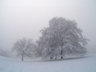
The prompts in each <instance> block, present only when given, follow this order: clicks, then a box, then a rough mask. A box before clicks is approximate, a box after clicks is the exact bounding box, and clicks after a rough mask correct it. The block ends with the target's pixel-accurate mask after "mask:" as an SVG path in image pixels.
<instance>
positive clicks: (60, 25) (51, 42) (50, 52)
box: [38, 17, 87, 59]
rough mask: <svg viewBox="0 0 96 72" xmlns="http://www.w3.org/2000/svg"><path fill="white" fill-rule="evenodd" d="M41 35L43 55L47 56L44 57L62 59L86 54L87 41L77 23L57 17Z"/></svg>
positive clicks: (40, 41)
mask: <svg viewBox="0 0 96 72" xmlns="http://www.w3.org/2000/svg"><path fill="white" fill-rule="evenodd" d="M41 33H42V36H41V37H40V40H39V41H38V44H39V47H40V49H41V55H44V54H45V55H44V57H47V56H50V57H51V58H53V57H54V56H55V57H57V56H59V55H60V56H61V59H62V58H63V56H64V55H66V54H82V53H83V54H84V53H86V48H85V44H87V42H86V39H85V38H84V37H83V35H82V30H81V29H80V28H78V27H77V23H76V22H75V21H71V20H66V19H64V18H62V17H60V18H57V17H55V18H53V19H52V20H50V22H49V27H47V28H45V29H43V30H42V31H41ZM58 50H59V52H57V51H58ZM46 51H47V52H46ZM43 53H44V54H43Z"/></svg>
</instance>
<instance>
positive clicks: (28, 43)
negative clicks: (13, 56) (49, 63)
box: [12, 38, 37, 61]
mask: <svg viewBox="0 0 96 72" xmlns="http://www.w3.org/2000/svg"><path fill="white" fill-rule="evenodd" d="M12 50H13V51H16V52H17V56H21V60H22V61H24V57H25V56H31V57H33V56H35V55H36V53H37V51H36V44H35V43H33V41H32V40H31V39H28V40H27V39H26V38H23V39H20V40H18V41H16V43H15V44H14V46H13V49H12Z"/></svg>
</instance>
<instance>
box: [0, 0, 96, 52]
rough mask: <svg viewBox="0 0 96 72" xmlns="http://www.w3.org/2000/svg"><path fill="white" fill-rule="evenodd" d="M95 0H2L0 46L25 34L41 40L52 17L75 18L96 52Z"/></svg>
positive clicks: (10, 46) (7, 47) (9, 46)
mask: <svg viewBox="0 0 96 72" xmlns="http://www.w3.org/2000/svg"><path fill="white" fill-rule="evenodd" d="M95 4H96V0H0V48H3V49H9V48H12V45H13V43H14V42H15V41H16V40H17V39H20V38H22V37H27V38H33V39H34V40H36V39H38V38H39V36H40V32H39V31H40V30H41V29H42V28H44V27H46V26H48V21H49V20H50V19H52V18H53V17H64V18H66V19H71V20H76V22H77V23H78V26H79V27H80V28H81V29H83V31H84V36H86V37H87V38H89V39H90V42H89V44H88V46H87V47H88V49H90V50H91V51H92V50H93V51H94V50H95V51H96V5H95Z"/></svg>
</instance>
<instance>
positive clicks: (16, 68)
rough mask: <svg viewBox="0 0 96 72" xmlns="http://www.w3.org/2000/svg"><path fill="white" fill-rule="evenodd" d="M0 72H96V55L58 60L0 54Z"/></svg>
mask: <svg viewBox="0 0 96 72" xmlns="http://www.w3.org/2000/svg"><path fill="white" fill-rule="evenodd" d="M0 72H96V56H95V55H94V56H88V57H85V58H77V59H65V60H58V61H31V60H30V61H24V62H21V61H20V60H18V59H17V60H16V59H12V58H5V57H2V56H0Z"/></svg>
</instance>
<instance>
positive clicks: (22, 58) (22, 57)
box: [21, 51, 24, 61]
mask: <svg viewBox="0 0 96 72" xmlns="http://www.w3.org/2000/svg"><path fill="white" fill-rule="evenodd" d="M21 60H22V61H24V51H23V53H22V55H21Z"/></svg>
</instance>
